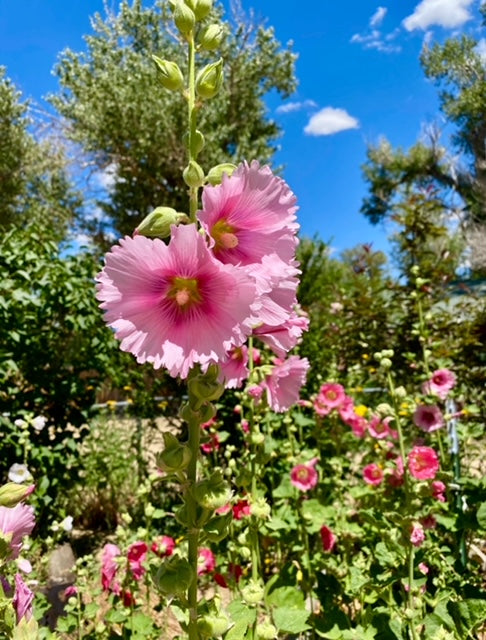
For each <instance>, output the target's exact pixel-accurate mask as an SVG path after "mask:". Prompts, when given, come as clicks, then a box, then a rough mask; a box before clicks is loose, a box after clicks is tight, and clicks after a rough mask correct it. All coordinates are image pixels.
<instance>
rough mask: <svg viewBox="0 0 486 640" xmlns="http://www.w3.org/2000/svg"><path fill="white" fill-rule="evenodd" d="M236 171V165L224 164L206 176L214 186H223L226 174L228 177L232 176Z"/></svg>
mask: <svg viewBox="0 0 486 640" xmlns="http://www.w3.org/2000/svg"><path fill="white" fill-rule="evenodd" d="M235 169H236V165H235V164H231V162H223V163H222V164H218V165H216V166H215V167H213V168H212V169H210V170H209V173H208V175H207V176H206V180H207V181H208V182H209V184H212V185H213V186H214V185H217V184H221V182H222V181H223V175H224V174H226V175H227V176H231V174H232V173H233V171H234V170H235Z"/></svg>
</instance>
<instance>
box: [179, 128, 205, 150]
mask: <svg viewBox="0 0 486 640" xmlns="http://www.w3.org/2000/svg"><path fill="white" fill-rule="evenodd" d="M182 141H183V142H184V145H185V146H186V147H189V134H188V133H185V134H184V135H183V136H182ZM203 148H204V136H203V134H202V133H201V132H200V131H199V129H196V131H195V132H194V136H193V137H192V139H191V145H190V150H191V152H192V155H193V156H197V155H198V154H199V153H200V152H201V151H202V150H203Z"/></svg>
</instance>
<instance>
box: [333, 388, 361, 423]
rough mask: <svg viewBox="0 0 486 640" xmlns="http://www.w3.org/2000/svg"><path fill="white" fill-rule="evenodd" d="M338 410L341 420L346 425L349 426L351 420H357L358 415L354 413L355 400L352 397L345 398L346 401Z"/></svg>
mask: <svg viewBox="0 0 486 640" xmlns="http://www.w3.org/2000/svg"><path fill="white" fill-rule="evenodd" d="M337 410H338V413H339V416H340V418H341V420H342V421H343V422H344V423H345V424H349V420H354V419H355V418H356V415H357V414H356V413H355V411H354V400H353V398H351V397H350V396H347V395H345V396H344V400H343V402H342V404H341V405H339V407H338V408H337Z"/></svg>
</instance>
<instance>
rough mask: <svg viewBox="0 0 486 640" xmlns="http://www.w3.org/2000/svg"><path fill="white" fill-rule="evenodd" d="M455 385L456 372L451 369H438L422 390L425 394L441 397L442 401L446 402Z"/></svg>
mask: <svg viewBox="0 0 486 640" xmlns="http://www.w3.org/2000/svg"><path fill="white" fill-rule="evenodd" d="M455 384H456V375H455V373H454V372H452V371H450V369H437V371H434V373H433V374H432V377H431V378H430V380H427V381H426V382H424V384H423V387H422V390H423V392H424V393H430V394H431V395H436V396H439V398H441V400H444V399H445V398H446V396H447V394H448V393H449V391H450V390H451V389H452V388H453V387H454V386H455Z"/></svg>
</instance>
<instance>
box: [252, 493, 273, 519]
mask: <svg viewBox="0 0 486 640" xmlns="http://www.w3.org/2000/svg"><path fill="white" fill-rule="evenodd" d="M251 515H252V516H255V517H256V518H261V519H262V520H266V519H267V518H269V517H270V505H269V504H268V502H267V501H266V500H265V498H257V499H256V500H255V501H254V502H252V503H251Z"/></svg>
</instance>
